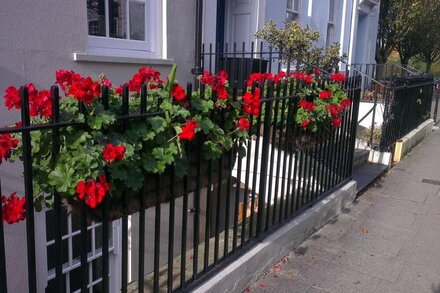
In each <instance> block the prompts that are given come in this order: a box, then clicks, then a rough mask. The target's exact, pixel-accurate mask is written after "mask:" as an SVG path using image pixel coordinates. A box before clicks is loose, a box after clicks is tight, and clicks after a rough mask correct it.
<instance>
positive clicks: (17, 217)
mask: <svg viewBox="0 0 440 293" xmlns="http://www.w3.org/2000/svg"><path fill="white" fill-rule="evenodd" d="M25 218H26V198H25V197H24V196H23V197H22V198H18V197H17V193H16V192H13V193H11V194H10V195H9V196H8V197H6V196H4V195H2V220H3V221H6V223H8V224H14V223H18V222H20V221H23V220H24V219H25Z"/></svg>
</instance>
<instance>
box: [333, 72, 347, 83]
mask: <svg viewBox="0 0 440 293" xmlns="http://www.w3.org/2000/svg"><path fill="white" fill-rule="evenodd" d="M330 78H331V80H333V81H336V82H339V83H342V82H343V81H344V80H345V74H343V73H340V72H338V73H333V74H332V75H331V76H330Z"/></svg>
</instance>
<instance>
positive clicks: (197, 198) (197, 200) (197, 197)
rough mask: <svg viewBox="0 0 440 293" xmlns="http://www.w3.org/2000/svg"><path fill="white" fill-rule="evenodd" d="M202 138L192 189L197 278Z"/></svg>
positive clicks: (194, 252) (201, 89)
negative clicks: (193, 189) (194, 182)
mask: <svg viewBox="0 0 440 293" xmlns="http://www.w3.org/2000/svg"><path fill="white" fill-rule="evenodd" d="M187 90H188V91H187V93H188V96H191V90H192V88H191V84H190V83H188V85H187ZM204 90H205V87H204V85H202V86H201V87H200V96H203V94H204ZM201 147H202V140H201V138H200V137H198V138H197V152H196V154H197V178H196V190H195V191H194V223H193V225H194V235H193V242H194V243H193V278H194V280H195V279H196V278H197V272H198V263H199V232H200V190H201V181H200V180H201V177H202V155H201Z"/></svg>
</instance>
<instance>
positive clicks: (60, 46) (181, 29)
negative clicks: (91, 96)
mask: <svg viewBox="0 0 440 293" xmlns="http://www.w3.org/2000/svg"><path fill="white" fill-rule="evenodd" d="M154 1H159V0H154ZM164 2H165V3H166V5H167V46H168V50H167V51H168V52H167V58H168V59H174V61H175V62H176V63H177V64H178V73H177V79H178V80H179V81H180V82H183V83H185V82H188V81H191V80H192V75H191V74H190V69H191V67H192V63H193V59H194V57H193V56H194V30H195V29H194V26H195V19H194V18H193V17H192V15H194V11H195V1H193V0H164ZM73 53H87V7H86V1H85V0H37V1H35V0H34V1H32V0H2V1H1V5H0V94H1V97H3V94H4V91H5V89H6V88H7V87H8V86H9V85H15V86H20V85H23V84H25V83H28V82H32V83H34V84H35V85H36V86H37V88H39V89H43V88H45V89H47V88H49V87H50V86H51V85H52V84H53V83H54V81H55V76H54V72H55V71H56V70H57V69H59V68H65V69H72V70H74V71H77V72H78V73H81V74H82V75H90V76H92V77H97V76H98V75H99V74H100V73H105V74H106V75H107V76H108V78H109V79H110V80H111V81H112V82H113V84H115V85H119V84H121V83H124V82H126V81H127V80H128V79H129V78H130V77H131V76H132V75H133V73H135V72H136V71H137V69H138V68H139V67H140V66H141V65H146V66H149V64H148V63H147V62H140V63H141V64H125V63H116V62H115V63H109V62H84V61H82V62H79V61H74V60H73ZM153 67H154V68H156V69H158V70H159V71H161V73H162V75H163V77H164V78H166V75H167V74H168V72H169V69H170V67H171V66H170V65H160V66H158V65H153ZM18 120H19V111H7V110H6V108H5V107H4V105H3V99H2V98H1V101H0V127H1V126H4V125H7V124H11V123H15V122H16V121H18ZM20 174H21V165H20V164H15V165H11V164H9V163H3V164H1V165H0V179H1V181H2V187H3V192H2V193H3V194H6V195H7V194H9V193H10V192H12V191H18V192H19V194H20V195H21V194H23V181H22V178H21V176H20ZM25 226H26V225H25V223H24V222H22V223H19V224H14V225H7V224H5V239H6V241H5V242H6V255H7V267H8V269H7V272H8V285H9V292H27V291H28V289H27V272H26V238H25ZM37 253H38V252H37ZM40 253H41V251H40Z"/></svg>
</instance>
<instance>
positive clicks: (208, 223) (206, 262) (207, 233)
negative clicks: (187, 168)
mask: <svg viewBox="0 0 440 293" xmlns="http://www.w3.org/2000/svg"><path fill="white" fill-rule="evenodd" d="M211 185H212V160H209V161H208V187H207V192H206V223H205V252H204V255H203V272H204V273H206V272H207V270H208V266H209V240H210V238H211Z"/></svg>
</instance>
